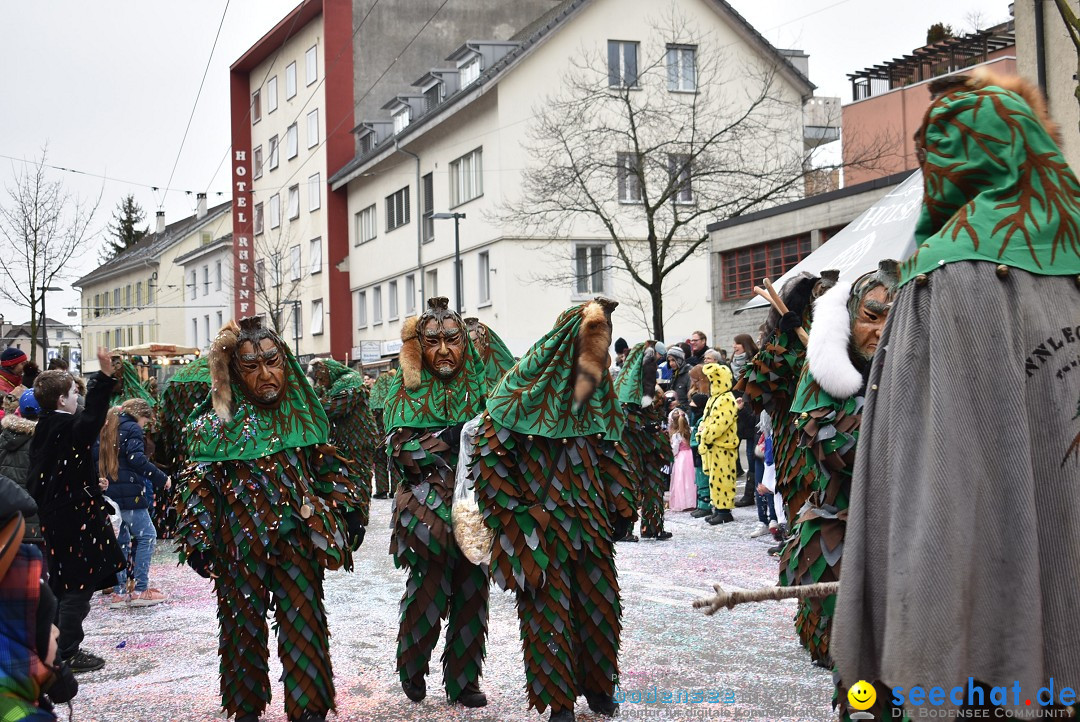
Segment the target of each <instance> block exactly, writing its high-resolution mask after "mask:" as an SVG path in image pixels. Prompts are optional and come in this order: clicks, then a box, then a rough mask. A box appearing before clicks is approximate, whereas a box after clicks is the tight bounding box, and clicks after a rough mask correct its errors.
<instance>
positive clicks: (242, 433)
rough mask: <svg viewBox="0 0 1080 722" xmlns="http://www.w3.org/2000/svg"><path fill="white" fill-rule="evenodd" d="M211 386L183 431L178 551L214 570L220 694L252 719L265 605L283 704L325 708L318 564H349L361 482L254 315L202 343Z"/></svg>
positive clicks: (359, 517)
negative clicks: (274, 641) (275, 643)
mask: <svg viewBox="0 0 1080 722" xmlns="http://www.w3.org/2000/svg"><path fill="white" fill-rule="evenodd" d="M209 365H210V376H211V378H212V380H213V389H212V391H211V395H210V397H209V398H208V399H206V400H205V401H204V402H203V403H202V404H201V405H200V406H199V408H198V409H196V410H195V412H194V414H193V415H192V417H191V420H190V422H189V424H188V426H187V429H186V431H185V433H186V434H187V437H188V455H189V461H188V465H187V467H186V469H185V471H184V473H183V476H182V477H181V487H182V488H181V494H180V500H179V502H178V504H179V508H178V523H177V537H178V539H179V541H180V552H181V561H187V563H188V564H190V565H191V566H192V568H194V569H195V570H196V571H197V572H199V573H200V574H202V575H203V576H210V577H213V578H214V589H215V592H216V593H217V599H218V623H219V628H220V637H219V643H218V650H219V653H220V656H221V667H220V669H221V697H222V706H223V707H224V709H225V712H226V714H228V715H230V716H233V715H235V716H236V717H237V719H238V720H243V721H244V722H248V721H251V722H254V721H255V720H257V719H258V717H259V715H260V714H261V713H262V712H263V710H264V709H265V708H266V705H267V703H268V702H269V701H270V679H269V664H268V656H269V649H268V647H267V627H266V615H267V612H268V611H269V610H270V609H271V608H272V609H273V610H274V615H275V621H276V625H275V626H276V628H277V636H278V655H279V656H280V658H281V663H282V666H283V672H282V679H283V681H284V686H285V712H286V714H287V715H288V718H289V720H290V721H291V722H293V721H296V720H303V721H304V722H316V721H320V720H324V719H325V715H326V713H327V712H328V711H329V710H331V709H334V680H333V672H332V670H331V666H330V654H329V638H330V632H329V629H328V627H327V621H326V610H325V608H324V606H323V574H324V570H326V569H339V568H345V569H352V555H353V552H354V551H355V550H356V549H357V548H358V547H359V545H360V543H361V542H362V541H363V538H364V531H365V525H366V524H367V513H368V497H367V485H365V484H363V483H360V480H359V479H358V478H356V476H355V475H354V473H353V472H352V470H351V469H350V468H349V467H348V465H347V462H346V461H345V460H344V459H343V458H342V457H341V456H340V455H338V453H337V451H336V449H334V447H333V446H330V445H329V444H328V443H327V440H328V437H329V424H328V422H327V419H326V414H325V413H324V412H323V408H322V403H321V402H320V401H319V399H318V397H317V396H316V395H315V393H314V391H313V389H312V388H311V385H310V384H309V383H308V382H307V380H306V378H305V377H304V372H303V370H302V369H301V368H300V365H299V364H298V363H297V361H296V358H295V357H294V356H293V354H292V352H291V351H290V350H289V348H288V346H287V345H286V344H285V343H284V342H283V341H282V340H281V339H280V338H279V337H278V336H277V334H276V333H274V332H273V331H272V330H270V329H267V328H263V326H262V320H261V319H260V318H258V317H255V318H245V319H242V320H241V321H240V323H239V325H238V324H236V323H235V322H232V321H230V322H229V323H228V324H226V326H225V327H224V328H222V330H221V332H220V333H219V334H218V336H217V338H216V339H215V340H214V342H213V345H212V346H211V349H210V354H209Z"/></svg>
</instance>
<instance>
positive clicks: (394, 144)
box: [330, 0, 813, 362]
mask: <svg viewBox="0 0 1080 722" xmlns="http://www.w3.org/2000/svg"><path fill="white" fill-rule="evenodd" d="M673 10H675V11H677V12H678V14H680V15H681V16H682V17H683V18H685V24H686V27H690V28H695V29H697V30H698V31H700V32H703V33H706V34H709V35H710V36H711V40H712V42H714V43H717V44H718V45H719V46H721V47H723V48H724V52H725V53H726V55H727V57H728V58H730V60H731V61H732V62H741V61H744V60H745V61H748V62H753V63H763V62H764V63H767V64H771V65H772V66H773V67H774V68H775V69H776V73H777V75H776V77H777V79H778V80H777V90H776V92H777V93H779V94H780V95H782V96H783V98H784V99H785V100H786V101H789V102H790V105H791V107H792V108H794V109H795V110H794V113H793V117H792V118H790V119H788V118H785V119H783V120H782V122H781V125H780V127H779V128H777V129H775V132H776V133H777V134H778V136H777V137H778V138H779V144H780V145H789V146H790V147H792V148H798V149H799V150H800V151H801V148H802V142H803V136H802V111H801V108H802V102H803V100H805V99H806V98H808V97H809V96H810V95H811V94H812V90H813V86H812V85H811V84H810V82H809V81H808V80H807V79H806V77H805V76H804V75H803V73H802V72H800V71H799V70H798V69H797V68H796V67H795V66H793V65H792V64H791V63H790V62H789V60H788V59H787V58H786V57H785V56H784V55H783V54H781V53H780V52H779V51H777V50H776V49H775V48H773V47H772V46H771V45H769V44H768V43H767V42H766V41H765V39H764V38H762V37H761V35H760V34H758V33H757V32H756V31H755V30H754V29H753V28H752V27H750V26H749V25H748V24H747V23H746V21H745V20H743V19H742V18H741V17H740V16H739V15H738V13H736V12H735V11H734V10H733V9H732V8H731V7H730V6H729V5H727V3H725V2H723V1H722V0H674V2H672V3H670V6H669V5H658V4H656V3H652V2H648V1H647V0H567V2H564V3H562V4H561V5H560V6H558V7H557V8H555V9H554V10H553V11H552V12H550V13H548V14H547V15H545V16H544V17H542V18H540V19H539V20H538V21H537V22H535V23H533V24H532V25H530V26H529V27H528V28H526V29H525V30H523V31H522V32H520V33H519V34H518V35H516V36H514V37H513V38H511V39H510V41H509V42H505V41H482V40H479V41H470V42H467V43H465V44H464V45H461V46H460V47H458V48H457V49H456V50H454V49H452V48H448V49H447V52H448V53H449V55H448V56H446V57H445V60H441V61H440V59H439V58H437V57H436V58H432V64H433V69H432V70H431V71H430V72H429V73H427V74H425V75H423V76H422V77H420V78H419V79H418V80H417V81H416V82H415V83H414V84H413V87H412V88H409V89H404V88H402V89H400V91H401V92H400V94H399V95H397V96H394V97H388V98H387V101H388V102H387V103H386V104H385V105H384V106H383V107H384V109H385V110H387V111H388V112H389V113H390V120H389V121H387V120H386V119H385V118H383V119H373V120H371V121H370V122H366V123H365V122H361V124H360V126H359V128H358V133H359V135H360V138H359V141H360V149H361V152H360V155H358V156H357V157H356V158H355V159H354V160H353V161H352V162H350V163H349V164H348V165H346V166H345V167H343V168H342V169H341V170H340V171H338V172H337V173H335V174H334V175H333V176H332V177H331V179H330V183H331V188H332V189H333V190H334V191H337V190H339V189H346V190H347V193H348V211H349V217H350V219H351V223H350V228H349V234H350V237H349V246H350V254H349V259H348V267H349V279H350V284H351V291H352V302H353V308H352V320H353V327H354V328H353V339H354V342H353V346H354V354H356V353H358V352H359V351H361V350H364V351H365V359H366V360H368V361H372V360H374V356H375V354H374V353H369V351H371V350H373V349H375V348H376V347H377V348H378V349H379V354H378V355H379V356H381V357H382V360H383V361H384V362H385V361H387V360H388V358H389V357H390V356H392V355H393V354H396V352H397V350H398V348H399V347H400V342H399V337H400V328H401V322H402V321H403V320H404V319H405V318H406V317H408V316H411V315H414V314H416V313H417V312H418V311H419V310H420V309H421V305H422V304H423V302H424V301H423V299H424V298H425V297H432V296H435V295H442V296H447V297H449V298H450V299H451V304H452V305H453V304H456V305H457V306H458V307H459V308H460V309H461V310H462V312H463V314H464V315H466V316H477V317H479V318H480V319H481V320H482V321H484V322H485V323H488V324H490V325H491V326H492V327H493V328H494V329H495V330H496V331H497V332H498V333H499V334H500V335H501V336H502V338H503V339H505V341H506V342H507V344H508V346H509V347H510V349H511V351H512V352H514V353H515V354H521V353H522V352H524V351H525V350H526V349H527V348H528V347H529V346H531V345H532V344H533V343H534V342H535V341H536V340H537V339H538V338H539V337H540V336H542V335H543V334H544V333H546V332H547V331H548V330H549V329H550V328H551V325H552V323H553V322H554V320H555V318H556V317H557V315H558V314H559V313H560V312H561V311H562V310H563V309H565V308H567V307H568V306H570V305H572V304H574V303H576V302H581V301H584V300H587V299H589V298H592V297H593V296H595V295H598V294H602V295H605V296H608V297H612V298H615V299H618V300H620V301H621V302H622V305H621V306H620V308H619V309H617V310H616V312H615V314H614V317H613V320H614V323H615V331H614V335H615V336H616V337H619V336H623V337H625V338H626V339H627V341H629V342H630V343H631V344H633V343H635V342H636V341H640V340H642V339H643V338H645V337H646V334H647V318H648V314H647V311H646V312H645V313H643V312H642V309H641V299H642V297H643V290H642V289H641V288H640V287H638V286H636V285H634V284H633V283H632V281H631V279H630V277H629V274H627V273H626V272H625V271H621V270H613V269H611V268H610V267H608V266H609V264H606V263H604V261H603V259H604V258H605V257H607V256H609V255H610V254H612V253H613V250H612V248H611V245H612V244H611V241H610V239H609V237H608V234H607V233H606V232H605V230H604V229H603V228H601V227H599V226H597V225H593V224H590V223H587V222H576V223H574V224H573V227H572V230H571V231H570V234H569V235H568V236H566V237H560V238H547V237H521V236H520V234H516V233H515V232H514V231H512V230H511V229H510V228H508V227H506V226H505V225H503V224H501V223H500V221H499V220H498V219H497V218H496V216H497V212H498V210H499V209H500V208H501V207H502V206H503V204H504V203H505V202H507V201H513V200H517V199H520V198H521V197H522V194H523V189H522V182H521V181H522V171H523V170H524V169H525V168H527V167H529V165H530V164H532V163H536V162H537V161H536V160H535V159H533V158H531V157H530V156H529V154H528V153H527V151H526V150H525V146H526V144H527V142H528V138H529V133H530V130H531V129H532V120H533V118H534V116H535V113H536V105H537V103H540V102H543V99H544V98H545V97H548V96H549V95H551V94H553V93H555V92H557V91H558V90H559V88H560V87H562V84H563V83H564V75H565V74H566V73H567V72H568V71H570V69H571V64H572V63H573V62H574V59H575V58H578V57H580V56H581V54H582V53H592V54H594V55H595V56H597V57H601V58H605V57H606V58H609V62H610V63H614V65H612V66H611V67H610V68H609V71H610V73H611V74H612V75H611V76H610V77H620V76H621V75H622V74H623V73H625V72H628V71H627V68H628V67H630V65H631V64H634V65H635V66H636V64H638V63H639V62H640V63H642V64H644V63H645V62H648V61H649V60H650V58H652V59H653V60H656V59H657V58H659V59H661V61H662V59H663V58H664V57H665V53H666V54H667V57H668V58H675V59H676V60H675V62H678V63H680V64H682V65H683V66H686V67H693V62H694V58H695V56H694V52H695V48H694V47H689V46H673V45H671V44H670V43H667V44H665V38H664V37H660V35H659V33H658V31H657V29H656V26H657V22H658V18H659V17H660V16H662V15H663V14H664V13H665V12H666V13H670V12H672V11H673ZM673 49H674V50H675V51H676V52H674V53H673V52H672V50H673ZM450 51H452V52H450ZM639 54H640V55H641V57H640V59H639V57H638V55H639ZM669 62H672V61H670V60H669ZM668 71H669V73H670V72H671V68H670V67H669V69H668ZM676 75H677V77H678V78H679V80H678V83H679V85H677V87H676V86H672V85H669V86H668V88H667V90H670V91H671V92H672V93H673V97H674V93H676V92H682V93H686V92H691V93H706V92H710V91H711V90H712V89H711V88H708V87H696V86H695V85H694V84H693V80H692V74H686V75H679V74H678V73H676ZM688 77H689V78H691V79H690V80H689V81H687V78H688ZM612 82H614V81H612ZM738 82H743V81H736V83H738ZM745 82H749V81H748V80H747V81H745ZM726 90H727V92H729V93H731V94H732V95H733V96H738V93H739V91H740V88H727V89H726ZM673 102H675V101H674V100H673ZM789 136H790V137H789ZM625 150H627V149H625V148H615V147H612V148H611V156H612V162H613V163H614V162H615V158H616V154H617V153H618V152H621V151H625ZM619 192H620V193H624V192H626V193H628V192H629V191H625V190H623V186H622V184H621V181H620V191H619ZM612 193H613V194H614V193H616V191H615V190H614V189H613V190H612ZM618 200H619V201H620V202H623V201H625V202H626V203H627V204H630V203H633V202H635V199H633V198H625V199H624V198H623V197H622V196H620V197H619V199H618ZM686 202H690V203H692V200H687V201H686ZM439 213H461V214H464V216H465V217H464V218H459V219H458V220H457V221H455V220H452V219H444V220H440V219H437V218H435V215H436V214H439ZM455 222H457V223H458V224H459V231H460V233H459V254H460V259H461V269H462V270H461V284H462V289H463V290H462V295H461V298H460V299H458V298H457V293H456V289H455V278H454V265H453V264H454V258H455ZM703 227H704V224H703ZM624 231H625V237H627V238H644V237H645V229H644V227H643V226H642V224H640V222H639V224H638V226H637V227H632V226H624ZM706 250H707V249H706V248H704V247H703V248H702V249H701V253H700V254H698V255H696V256H694V257H692V258H691V259H690V260H688V261H687V262H686V263H684V264H683V265H682V266H680V267H679V268H677V269H675V271H674V272H673V273H672V274H671V275H670V276H669V277H668V279H667V280H666V282H665V307H666V308H668V309H670V315H669V316H668V317H667V318H666V319H665V329H666V335H667V339H668V341H669V342H670V341H673V340H681V339H682V338H683V337H684V336H685V335H688V334H690V333H691V332H692V331H694V330H703V329H709V328H711V325H712V324H711V311H710V303H709V301H710V295H711V283H710V275H709V264H708V260H707V253H706ZM559 275H563V276H565V278H567V279H569V280H567V282H566V283H561V284H555V283H551V282H550V281H548V280H545V279H550V278H552V277H553V276H559ZM646 308H647V307H646ZM376 345H377V346H376Z"/></svg>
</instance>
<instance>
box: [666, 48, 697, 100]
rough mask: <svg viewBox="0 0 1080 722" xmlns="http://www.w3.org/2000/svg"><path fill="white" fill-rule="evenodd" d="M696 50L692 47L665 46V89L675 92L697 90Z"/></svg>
mask: <svg viewBox="0 0 1080 722" xmlns="http://www.w3.org/2000/svg"><path fill="white" fill-rule="evenodd" d="M696 60H697V48H695V47H694V46H692V45H669V46H667V87H668V90H672V91H676V92H687V93H688V92H692V91H694V90H697V67H696Z"/></svg>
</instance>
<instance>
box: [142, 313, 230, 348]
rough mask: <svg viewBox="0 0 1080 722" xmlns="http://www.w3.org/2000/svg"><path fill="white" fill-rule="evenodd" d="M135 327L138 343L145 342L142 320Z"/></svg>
mask: <svg viewBox="0 0 1080 722" xmlns="http://www.w3.org/2000/svg"><path fill="white" fill-rule="evenodd" d="M218 315H219V316H220V315H221V314H220V312H219V313H218ZM136 328H137V329H139V331H138V333H139V343H143V342H145V341H146V334H145V333H144V331H143V325H142V321H140V322H139V325H138V326H136ZM218 328H221V325H220V323H219V325H218Z"/></svg>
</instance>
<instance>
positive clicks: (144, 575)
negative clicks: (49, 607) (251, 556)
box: [96, 398, 172, 609]
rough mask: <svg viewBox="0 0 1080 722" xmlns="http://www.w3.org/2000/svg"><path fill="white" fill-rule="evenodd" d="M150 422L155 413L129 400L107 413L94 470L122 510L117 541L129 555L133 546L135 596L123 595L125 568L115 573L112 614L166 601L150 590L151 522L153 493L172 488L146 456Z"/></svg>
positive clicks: (108, 602) (108, 603) (153, 535)
mask: <svg viewBox="0 0 1080 722" xmlns="http://www.w3.org/2000/svg"><path fill="white" fill-rule="evenodd" d="M153 420H154V410H153V408H152V407H151V406H150V404H149V403H148V402H147V401H146V400H144V399H142V398H132V399H128V400H127V401H125V402H124V403H123V404H122V405H120V406H113V407H112V408H111V409H109V415H108V417H107V418H106V420H105V427H104V428H103V429H102V430H101V436H100V438H99V440H98V447H97V454H96V456H97V468H98V474H99V475H100V476H101V478H102V479H107V480H108V482H109V483H108V494H109V497H110V498H111V499H112V500H113V501H115V502H116V505H117V506H119V507H120V517H121V520H122V521H121V524H120V533H119V535H118V537H117V541H118V542H119V543H120V549H121V550H122V551H123V552H124V556H125V559H126V558H127V554H128V547H129V541H133V542H134V563H133V567H134V578H135V590H134V593H133V594H131V596H130V597H129V596H128V594H127V585H128V578H129V574H128V568H125V569H123V570H121V571H120V572H118V573H117V575H116V577H117V581H116V586H115V587H114V588H113V593H112V594H110V595H109V596H108V597H107V598H106V602H105V603H106V606H108V607H109V608H110V609H123V608H125V607H127V606H129V605H130V606H132V607H152V606H154V605H156V604H161V603H162V602H164V601H165V600H166V599H167V597H166V595H165V594H163V593H162V592H161V590H159V589H153V588H151V587H150V557H151V555H152V554H153V553H154V542H155V540H156V539H157V529H155V528H154V522H153V520H152V519H151V518H150V509H151V508H152V507H153V506H154V490H155V489H161V488H164V489H165V490H168V489H169V488H170V487H171V486H172V482H171V481H170V479H169V477H168V475H167V474H165V472H163V471H162V470H161V469H159V468H158V467H156V466H155V465H154V463H153V462H152V461H150V459H149V457H147V455H146V438H145V436H144V434H143V429H144V428H145V427H146V425H147V424H149V423H151V422H152V421H153Z"/></svg>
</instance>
